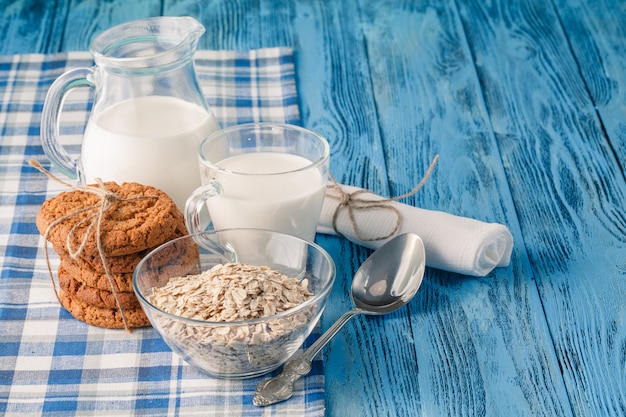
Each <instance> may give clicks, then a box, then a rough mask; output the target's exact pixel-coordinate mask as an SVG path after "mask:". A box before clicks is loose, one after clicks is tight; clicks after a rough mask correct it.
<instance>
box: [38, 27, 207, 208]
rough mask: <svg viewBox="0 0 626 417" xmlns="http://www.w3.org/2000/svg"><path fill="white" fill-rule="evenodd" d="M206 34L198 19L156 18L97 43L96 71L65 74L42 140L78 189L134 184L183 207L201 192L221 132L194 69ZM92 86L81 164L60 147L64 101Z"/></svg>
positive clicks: (52, 97)
mask: <svg viewBox="0 0 626 417" xmlns="http://www.w3.org/2000/svg"><path fill="white" fill-rule="evenodd" d="M203 33H204V27H203V26H202V25H201V24H200V23H199V22H198V21H197V20H195V19H193V18H191V17H155V18H149V19H143V20H137V21H133V22H129V23H125V24H122V25H119V26H115V27H113V28H111V29H108V30H106V31H104V32H102V33H101V34H99V35H98V36H97V37H96V38H94V40H93V41H92V43H91V45H90V47H89V50H90V52H91V54H92V55H93V59H94V62H95V66H93V67H91V68H76V69H72V70H70V71H68V72H66V73H64V74H63V75H61V76H60V77H59V78H58V79H57V80H55V82H54V83H53V84H52V86H51V87H50V90H49V91H48V94H47V96H46V100H45V102H44V107H43V111H42V120H41V141H42V145H43V149H44V151H45V153H46V155H47V156H48V158H49V159H50V160H51V161H52V163H53V164H54V165H55V166H56V167H57V168H58V169H59V170H60V171H61V172H62V173H64V174H65V175H67V176H69V177H71V178H74V179H76V180H77V181H78V183H79V184H91V183H94V182H95V179H96V178H100V179H101V180H102V181H116V182H118V183H122V182H124V181H134V182H138V183H141V184H145V185H151V186H153V187H157V188H159V189H161V190H163V191H164V192H166V193H167V194H169V195H170V197H172V198H173V199H174V201H175V202H176V204H177V205H178V207H179V208H181V209H182V208H184V206H185V201H186V199H187V197H188V196H189V195H190V194H191V193H192V192H193V190H195V189H196V188H198V187H199V186H200V185H201V182H200V172H199V167H198V156H197V148H198V145H199V143H200V141H201V140H202V139H203V138H205V137H206V136H208V135H209V134H210V133H212V132H214V131H216V130H218V129H219V125H218V123H217V121H216V120H215V117H214V116H213V114H212V113H211V111H210V109H209V107H208V105H207V103H206V101H205V99H204V96H203V94H202V90H201V89H200V85H199V84H198V79H197V76H196V72H195V68H194V62H193V55H194V53H195V51H196V47H197V45H198V39H199V38H200V36H201V35H202V34H203ZM85 86H86V87H90V88H93V89H94V90H95V94H94V103H93V106H92V110H91V114H90V117H89V120H88V122H87V127H86V129H85V133H84V136H83V140H82V145H81V154H80V157H79V158H78V159H76V160H75V159H73V158H72V156H70V154H69V153H68V152H67V150H66V149H65V148H64V147H63V146H62V145H61V143H60V142H59V120H60V114H61V110H62V105H63V104H62V103H63V100H64V97H65V95H66V94H67V93H68V92H69V91H71V90H72V89H74V88H77V87H85Z"/></svg>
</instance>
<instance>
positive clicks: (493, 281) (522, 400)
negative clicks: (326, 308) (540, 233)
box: [361, 1, 569, 416]
mask: <svg viewBox="0 0 626 417" xmlns="http://www.w3.org/2000/svg"><path fill="white" fill-rule="evenodd" d="M388 6H389V7H387V8H386V9H385V11H384V13H383V12H382V11H381V7H377V6H376V5H372V4H371V3H369V2H367V1H363V2H362V5H361V7H362V14H363V30H364V32H365V34H366V42H367V46H368V57H369V62H370V65H371V74H372V85H373V87H374V92H375V95H376V102H377V109H378V117H379V121H380V126H381V131H382V133H381V134H382V136H383V139H384V147H385V154H386V156H387V167H388V171H389V177H390V178H389V179H390V181H391V183H392V190H393V192H392V194H394V195H399V194H402V193H404V192H407V191H409V190H410V189H411V188H412V187H413V185H414V184H415V183H417V182H418V181H419V179H420V178H421V177H422V175H423V173H424V172H425V171H426V169H427V167H428V164H429V163H430V159H431V158H432V157H433V156H434V154H436V153H439V154H440V156H441V158H440V160H439V164H438V167H437V169H436V171H435V173H434V175H433V176H431V178H430V179H429V181H428V183H427V184H426V186H425V187H424V188H423V189H422V190H421V191H420V192H419V193H418V194H417V195H415V196H414V197H412V198H409V199H407V200H408V202H409V203H410V204H414V205H417V206H421V207H425V208H431V209H437V210H444V211H447V212H450V213H453V214H457V215H463V216H468V217H473V218H478V219H480V220H485V221H499V222H501V223H504V224H507V225H509V227H510V228H511V229H512V230H513V232H514V234H515V238H516V250H515V253H514V257H513V265H512V267H511V268H508V269H498V270H496V271H494V273H492V274H491V275H490V276H489V277H486V278H483V279H474V278H469V277H460V276H453V275H451V274H448V273H445V272H440V271H434V270H429V271H428V272H427V276H426V280H425V282H424V285H423V288H422V290H421V292H420V293H418V296H417V297H416V300H415V302H413V303H411V304H410V306H409V308H410V314H411V323H410V326H411V329H413V333H412V334H411V336H410V337H412V338H413V339H412V340H413V343H414V345H415V346H414V349H415V356H416V360H417V366H418V370H419V372H415V374H414V378H415V379H416V380H417V383H416V384H415V386H416V388H417V389H419V395H420V396H421V403H420V410H421V411H422V412H423V413H424V414H425V415H494V416H499V415H555V416H556V415H568V413H569V408H568V406H567V401H568V399H567V394H566V392H565V390H564V385H563V382H562V381H561V377H560V375H559V370H558V369H557V368H555V367H554V366H553V365H552V363H551V360H552V359H553V357H554V355H553V351H552V348H551V346H550V343H549V341H550V334H549V331H548V328H547V326H546V323H545V321H544V319H543V317H542V315H541V314H536V313H537V312H541V303H540V300H539V297H538V293H537V290H536V287H535V285H534V283H533V277H532V271H531V270H530V268H528V264H527V258H526V256H525V254H524V244H523V239H522V236H521V234H520V232H519V228H518V225H517V220H516V213H515V208H514V206H513V204H512V200H511V197H510V194H509V192H508V185H507V178H506V176H505V172H504V170H503V167H502V165H501V162H500V156H499V150H498V144H497V143H496V141H495V137H494V135H493V134H492V132H491V127H490V125H489V120H488V115H487V113H486V109H485V106H484V103H483V101H482V93H481V86H480V84H479V82H478V79H477V77H476V73H475V68H474V63H473V62H472V56H471V53H470V51H469V49H468V46H467V44H466V38H465V35H464V29H463V26H462V24H461V21H460V20H459V17H458V15H457V13H456V10H455V5H454V2H452V1H439V2H434V1H428V2H426V1H419V2H415V1H413V2H408V1H407V2H404V3H403V4H400V3H397V2H396V3H393V5H392V4H388ZM472 30H476V31H482V30H484V28H483V27H481V25H480V24H475V25H473V27H472ZM378 331H386V329H380V330H378ZM407 337H409V336H408V335H407ZM396 359H398V358H396ZM394 376H395V375H394ZM407 383H408V380H407Z"/></svg>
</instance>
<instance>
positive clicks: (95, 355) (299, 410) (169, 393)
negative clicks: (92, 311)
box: [0, 48, 324, 416]
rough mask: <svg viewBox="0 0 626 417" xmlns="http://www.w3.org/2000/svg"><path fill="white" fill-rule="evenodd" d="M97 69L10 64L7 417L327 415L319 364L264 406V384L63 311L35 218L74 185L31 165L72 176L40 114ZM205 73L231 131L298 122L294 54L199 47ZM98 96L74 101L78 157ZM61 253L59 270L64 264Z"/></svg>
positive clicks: (66, 124)
mask: <svg viewBox="0 0 626 417" xmlns="http://www.w3.org/2000/svg"><path fill="white" fill-rule="evenodd" d="M90 65H92V61H91V58H90V55H89V54H88V53H86V52H71V53H64V54H54V55H15V56H3V57H0V135H1V136H0V267H1V269H0V415H5V416H16V415H20V416H23V415H50V416H69V415H91V416H125V415H150V416H152V415H180V416H188V415H198V416H213V415H220V416H221V415H224V416H240V415H241V416H301V415H306V416H323V414H324V376H323V370H322V362H321V360H319V359H318V360H316V361H315V362H314V366H313V370H312V372H311V373H310V374H309V375H308V376H306V377H305V378H302V379H300V380H299V381H298V382H297V385H296V390H295V394H294V397H293V398H292V399H290V400H289V401H286V402H283V403H280V404H276V405H274V406H270V407H267V408H258V407H256V406H254V405H253V404H252V397H253V394H254V389H255V387H256V384H257V383H258V382H259V381H261V380H262V378H255V379H248V380H240V381H237V380H220V379H214V378H211V377H209V376H207V375H206V374H203V373H202V372H201V371H199V370H197V369H195V368H193V367H191V366H189V365H187V364H186V363H184V362H183V361H182V360H181V359H180V358H179V357H178V356H177V355H176V354H174V353H172V352H171V350H170V349H169V348H168V347H167V346H166V345H165V343H164V342H163V340H162V339H161V338H160V337H159V335H158V334H157V333H156V331H155V330H153V329H152V328H145V329H136V330H134V331H133V332H132V333H128V332H126V331H124V330H107V329H102V328H98V327H93V326H89V325H86V324H84V323H82V322H80V321H78V320H75V319H74V318H73V317H72V316H71V315H70V314H69V313H67V312H66V311H65V310H63V309H62V308H61V307H60V306H59V303H58V301H57V299H56V298H55V295H54V292H53V289H52V283H51V281H50V277H49V275H48V270H47V266H46V262H45V258H44V250H43V247H44V241H43V239H42V238H41V236H40V235H39V232H38V231H37V228H36V227H35V216H36V214H37V211H38V210H39V207H40V206H41V204H42V203H43V202H44V201H45V200H46V199H48V198H50V197H53V196H54V195H56V194H58V193H59V192H61V191H64V189H63V186H62V185H59V184H57V183H55V182H53V181H50V180H48V178H47V177H45V176H44V175H42V174H41V173H39V172H38V171H36V170H35V169H33V168H31V167H30V166H29V165H28V163H27V161H28V160H29V159H36V160H38V161H39V162H41V163H42V165H43V166H44V167H46V168H48V169H50V170H51V171H52V172H53V173H55V174H57V175H59V176H60V175H61V174H59V173H58V172H57V171H55V169H54V167H51V166H50V163H49V161H48V159H47V158H46V157H45V155H44V154H43V150H42V147H41V144H40V140H39V124H40V117H41V108H42V105H43V102H44V98H45V94H46V92H47V90H48V87H49V86H50V84H51V83H52V82H53V81H54V80H55V79H56V78H57V77H58V76H59V75H60V74H61V73H63V72H64V71H67V70H68V69H70V68H74V67H79V66H90ZM196 69H197V72H198V76H199V79H200V83H201V85H202V88H203V91H204V93H205V96H206V97H207V101H208V102H209V105H210V106H211V107H212V109H213V111H214V113H215V115H216V117H217V118H218V120H219V121H220V122H221V123H222V125H223V126H227V125H232V124H237V123H244V122H251V121H282V122H288V123H295V124H297V123H298V122H299V112H298V97H297V92H296V83H295V72H294V62H293V55H292V51H291V50H290V49H288V48H268V49H259V50H252V51H241V52H239V51H198V52H197V54H196ZM91 96H92V92H91V91H89V89H81V90H77V91H75V92H72V93H70V95H69V97H68V99H67V100H66V102H65V105H64V112H63V114H62V121H63V124H62V128H61V134H62V138H63V141H64V143H66V145H67V148H68V149H69V150H70V152H74V153H75V154H78V152H79V147H80V140H81V135H82V132H83V129H84V127H85V124H86V121H87V118H88V116H89V109H90V106H91ZM50 252H51V256H52V263H53V270H54V267H55V266H56V265H57V264H58V259H57V258H55V256H56V255H55V254H54V252H52V251H50ZM316 336H318V334H315V335H313V336H312V337H311V338H309V340H308V341H307V344H309V343H310V341H311V339H314V338H315V337H316Z"/></svg>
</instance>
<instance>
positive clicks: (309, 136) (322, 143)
mask: <svg viewBox="0 0 626 417" xmlns="http://www.w3.org/2000/svg"><path fill="white" fill-rule="evenodd" d="M198 153H199V159H200V176H201V179H202V183H203V184H204V185H202V186H201V187H199V188H198V189H196V190H195V191H194V192H193V193H192V195H191V196H190V197H189V198H188V200H187V204H186V206H185V221H186V223H187V227H188V228H189V231H190V233H191V234H195V233H199V232H202V231H204V230H207V229H210V228H213V229H215V230H221V229H230V228H253V229H266V230H272V231H276V232H282V233H286V234H289V235H293V236H297V237H300V238H301V239H304V240H307V241H310V242H312V241H313V240H314V238H315V231H316V228H317V223H318V221H319V216H320V212H321V210H322V204H323V202H324V195H325V191H326V182H327V179H328V167H329V159H330V147H329V145H328V142H327V141H326V139H324V138H323V137H321V136H320V135H318V134H316V133H314V132H311V131H309V130H307V129H304V128H301V127H298V126H293V125H288V124H276V123H250V124H243V125H236V126H232V127H228V128H225V129H222V130H220V131H217V132H215V133H213V134H211V135H210V136H208V137H207V138H206V139H204V140H203V141H202V143H201V144H200V146H199V148H198ZM205 206H206V209H207V210H204V207H205ZM207 212H208V221H206V220H205V218H204V217H203V216H206V214H205V213H207Z"/></svg>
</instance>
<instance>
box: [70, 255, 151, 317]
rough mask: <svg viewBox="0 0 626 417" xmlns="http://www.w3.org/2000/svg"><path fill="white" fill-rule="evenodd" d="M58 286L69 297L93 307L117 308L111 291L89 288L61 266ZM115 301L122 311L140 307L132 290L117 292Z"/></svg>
mask: <svg viewBox="0 0 626 417" xmlns="http://www.w3.org/2000/svg"><path fill="white" fill-rule="evenodd" d="M105 278H106V277H105ZM59 286H60V287H61V289H62V290H63V291H64V292H66V293H67V294H68V295H69V296H70V297H72V298H75V299H77V300H81V301H83V302H84V303H87V304H89V305H92V306H94V307H102V308H117V307H118V305H117V301H116V300H115V294H113V292H112V291H107V290H102V289H98V288H94V287H90V286H88V285H85V284H84V283H82V282H81V281H78V280H76V279H74V278H73V277H72V275H71V274H70V273H69V272H68V271H67V270H65V268H64V267H63V264H61V265H60V266H59ZM117 299H118V300H119V302H120V305H121V306H122V308H124V309H128V308H138V307H140V304H139V300H138V299H137V296H136V295H135V293H134V292H133V291H132V289H131V291H117Z"/></svg>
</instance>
